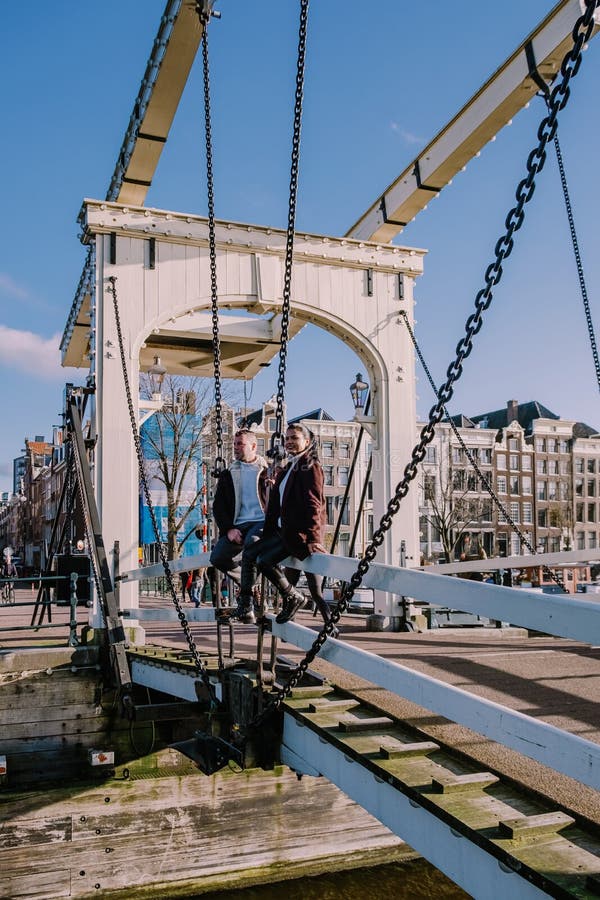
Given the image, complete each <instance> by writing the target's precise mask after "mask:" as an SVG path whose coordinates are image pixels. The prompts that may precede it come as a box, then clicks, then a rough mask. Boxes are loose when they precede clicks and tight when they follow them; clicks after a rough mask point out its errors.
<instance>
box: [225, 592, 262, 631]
mask: <svg viewBox="0 0 600 900" xmlns="http://www.w3.org/2000/svg"><path fill="white" fill-rule="evenodd" d="M252 606H253V604H252V598H251V597H242V596H241V595H240V596H239V597H238V605H237V607H236V609H235V610H234V611H233V612H232V613H231V616H230V618H231V619H237V620H238V621H239V622H242V623H243V624H244V625H254V624H255V622H256V616H255V615H254V609H253V608H252Z"/></svg>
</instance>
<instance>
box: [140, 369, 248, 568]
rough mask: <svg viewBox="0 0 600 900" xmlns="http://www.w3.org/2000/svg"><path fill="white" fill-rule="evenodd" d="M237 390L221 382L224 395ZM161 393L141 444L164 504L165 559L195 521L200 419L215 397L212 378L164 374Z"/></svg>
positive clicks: (145, 386)
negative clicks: (160, 403) (159, 406)
mask: <svg viewBox="0 0 600 900" xmlns="http://www.w3.org/2000/svg"><path fill="white" fill-rule="evenodd" d="M140 381H141V389H142V395H144V394H145V395H146V396H150V394H151V391H152V388H151V385H150V380H149V379H148V378H147V377H146V376H142V377H141V379H140ZM235 393H236V391H235V388H234V387H233V386H232V384H231V383H228V382H225V383H224V384H223V386H222V396H223V398H225V397H227V396H228V397H230V398H231V397H232V396H233V395H234V394H235ZM162 396H163V399H164V400H165V405H164V407H163V408H162V410H161V411H160V412H158V413H156V414H155V415H154V416H152V417H151V418H150V419H149V420H148V422H147V423H146V424H145V425H144V427H143V432H142V434H143V437H142V444H143V451H144V457H145V460H146V476H147V478H148V480H149V486H150V488H151V492H153V493H154V494H155V496H156V495H157V494H162V498H161V499H162V500H164V502H160V503H155V504H154V505H155V506H163V507H165V508H166V534H163V535H161V537H162V539H163V540H164V541H166V544H167V556H168V558H169V559H176V558H177V557H178V556H179V555H180V553H181V550H182V548H183V546H184V544H185V542H186V541H187V540H188V538H189V537H190V536H191V535H192V534H193V532H194V529H195V527H196V525H197V519H196V517H194V515H193V511H194V510H195V509H196V508H197V506H198V505H199V503H200V502H201V497H202V488H203V479H202V477H201V472H200V470H199V467H200V466H201V464H202V461H203V460H202V450H203V442H204V441H205V434H204V433H203V420H204V417H205V416H206V415H207V414H208V412H209V410H210V408H211V405H212V402H213V382H212V380H211V379H208V378H182V377H178V376H172V375H167V376H166V378H165V380H164V382H163V385H162Z"/></svg>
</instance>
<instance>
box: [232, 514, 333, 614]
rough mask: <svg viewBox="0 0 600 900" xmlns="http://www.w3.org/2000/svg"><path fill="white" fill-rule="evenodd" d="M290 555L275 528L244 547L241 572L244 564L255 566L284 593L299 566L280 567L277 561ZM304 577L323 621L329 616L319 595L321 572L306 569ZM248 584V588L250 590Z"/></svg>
mask: <svg viewBox="0 0 600 900" xmlns="http://www.w3.org/2000/svg"><path fill="white" fill-rule="evenodd" d="M289 555H290V551H289V549H288V547H286V545H285V544H284V543H283V540H282V537H281V535H280V534H279V532H276V533H275V534H270V535H269V536H268V537H263V538H261V539H260V540H259V541H257V542H256V543H254V544H251V545H249V546H248V547H245V548H244V555H243V557H242V572H243V571H244V564H245V563H246V564H247V565H248V566H249V565H250V562H251V563H252V565H256V566H257V567H258V571H259V572H261V573H262V574H263V575H264V576H265V578H267V579H268V581H270V582H271V584H273V585H275V587H276V588H277V590H278V591H279V593H280V594H283V595H284V596H286V595H287V594H288V593H289V592H290V590H291V589H292V588H293V587H294V586H295V585H296V584H297V583H298V579H299V578H300V569H290V568H286V569H282V568H281V566H279V565H278V563H280V562H281V561H282V560H283V559H285V558H286V556H289ZM306 581H307V584H308V587H309V590H310V595H311V597H312V599H313V600H314V602H315V605H316V607H317V609H318V610H319V612H320V613H321V615H322V616H323V619H324V621H325V622H327V621H328V620H329V617H330V613H329V607H328V606H327V603H326V602H325V600H324V599H323V576H322V575H315V574H313V573H312V572H306ZM251 590H252V587H251V588H250V591H251ZM241 595H242V597H245V596H246V594H245V592H244V580H243V576H242V588H241Z"/></svg>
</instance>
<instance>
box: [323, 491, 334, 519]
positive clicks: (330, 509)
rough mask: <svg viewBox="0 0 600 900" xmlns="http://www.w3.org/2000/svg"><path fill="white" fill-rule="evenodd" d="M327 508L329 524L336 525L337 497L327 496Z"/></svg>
mask: <svg viewBox="0 0 600 900" xmlns="http://www.w3.org/2000/svg"><path fill="white" fill-rule="evenodd" d="M325 509H326V512H327V524H328V525H335V497H331V496H329V497H325Z"/></svg>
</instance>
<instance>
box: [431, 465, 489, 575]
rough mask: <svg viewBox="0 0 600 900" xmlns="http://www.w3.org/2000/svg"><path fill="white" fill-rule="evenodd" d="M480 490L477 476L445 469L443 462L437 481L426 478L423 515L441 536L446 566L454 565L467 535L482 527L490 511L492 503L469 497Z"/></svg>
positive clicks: (461, 470) (432, 476)
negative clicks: (459, 547)
mask: <svg viewBox="0 0 600 900" xmlns="http://www.w3.org/2000/svg"><path fill="white" fill-rule="evenodd" d="M477 489H478V485H477V478H476V476H475V475H474V474H471V473H468V472H467V471H466V470H465V469H456V468H454V467H453V466H452V465H449V466H448V468H445V467H444V466H443V465H442V462H441V461H440V462H439V463H438V465H437V477H436V475H433V474H431V473H426V474H425V475H424V479H423V482H422V484H421V490H422V493H423V498H424V501H425V503H424V506H423V508H422V509H421V510H420V515H421V517H422V518H424V519H425V520H426V521H427V522H429V523H430V525H431V526H432V527H433V528H434V529H435V530H436V531H437V533H438V534H439V536H440V541H441V543H442V546H443V548H444V557H445V560H446V562H451V561H452V559H453V557H454V553H455V550H456V548H457V546H458V545H459V543H460V542H461V540H462V537H463V535H464V534H465V532H467V531H469V530H471V529H472V528H473V527H474V526H479V525H481V523H482V520H483V518H484V512H485V511H486V510H487V507H486V505H485V504H486V503H487V504H489V501H486V500H485V499H483V498H481V497H473V496H472V493H471V495H470V496H469V494H470V492H473V491H474V490H477ZM489 515H490V517H491V513H490V514H489Z"/></svg>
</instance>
